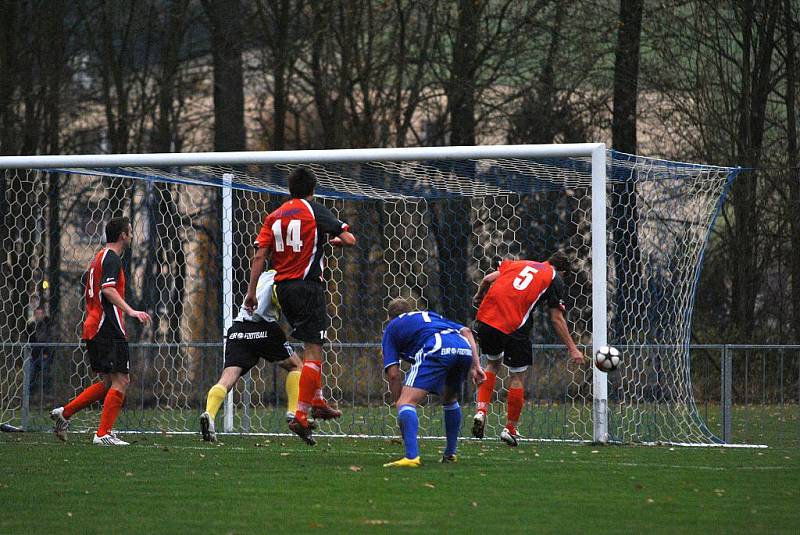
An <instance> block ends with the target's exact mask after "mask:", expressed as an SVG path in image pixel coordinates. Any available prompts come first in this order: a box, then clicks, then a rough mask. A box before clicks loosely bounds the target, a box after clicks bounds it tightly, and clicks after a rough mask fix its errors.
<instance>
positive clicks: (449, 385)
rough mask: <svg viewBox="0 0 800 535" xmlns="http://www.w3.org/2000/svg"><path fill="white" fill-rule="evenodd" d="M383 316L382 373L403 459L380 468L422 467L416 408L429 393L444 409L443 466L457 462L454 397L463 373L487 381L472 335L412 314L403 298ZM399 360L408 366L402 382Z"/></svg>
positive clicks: (423, 313)
mask: <svg viewBox="0 0 800 535" xmlns="http://www.w3.org/2000/svg"><path fill="white" fill-rule="evenodd" d="M388 313H389V319H390V321H389V324H388V325H387V326H386V329H385V330H384V332H383V341H382V347H383V370H384V373H386V378H387V380H388V381H389V392H390V393H391V395H392V399H393V400H394V402H395V405H396V406H397V421H398V423H399V424H400V432H401V433H402V435H403V444H404V446H405V457H403V458H402V459H399V460H397V461H394V462H391V463H386V464H384V465H383V466H385V467H408V468H416V467H418V466H420V465H421V464H422V461H420V458H419V447H418V445H417V429H418V428H419V419H418V418H417V405H418V404H419V402H420V401H422V399H423V398H424V397H425V396H426V395H427V394H428V393H429V392H431V393H435V394H438V395H439V396H440V397H441V400H442V405H443V407H444V427H445V435H446V437H447V443H446V446H445V450H444V454H443V455H442V462H443V463H450V462H456V446H457V444H458V434H459V432H460V430H461V407H460V406H459V404H458V393H459V391H460V390H461V385H462V384H463V383H464V380H465V379H466V377H467V373H468V372H469V373H470V374H471V376H472V381H473V382H474V383H475V384H481V383H482V382H483V381H484V380H485V379H486V375H485V374H484V373H483V369H482V368H481V364H480V360H479V356H478V346H477V345H476V344H475V339H474V338H473V337H472V331H470V329H469V328H468V327H464V326H463V325H459V324H458V323H455V322H453V321H450V320H448V319H446V318H443V317H442V316H440V315H439V314H436V313H435V312H428V311H415V312H412V307H411V303H409V302H408V301H407V300H405V299H395V300H393V301H392V302H391V303H389V308H388ZM400 359H402V360H405V361H407V362H410V363H411V364H412V366H411V369H410V370H409V372H408V373H407V374H406V377H405V383H404V382H403V380H402V378H401V377H400Z"/></svg>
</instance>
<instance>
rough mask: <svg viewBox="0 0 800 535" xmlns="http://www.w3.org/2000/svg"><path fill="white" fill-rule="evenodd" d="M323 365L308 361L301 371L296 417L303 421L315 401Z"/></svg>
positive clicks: (316, 361) (318, 362)
mask: <svg viewBox="0 0 800 535" xmlns="http://www.w3.org/2000/svg"><path fill="white" fill-rule="evenodd" d="M321 368H322V363H321V362H320V361H318V360H307V361H305V362H304V363H303V369H302V370H300V394H299V395H298V396H297V412H296V413H295V416H296V418H297V419H298V420H300V421H302V420H304V419H305V418H306V417H307V416H308V411H309V409H310V408H311V403H312V401H313V399H314V392H316V390H317V384H319V382H320V381H321V380H322V379H321V373H320V372H321Z"/></svg>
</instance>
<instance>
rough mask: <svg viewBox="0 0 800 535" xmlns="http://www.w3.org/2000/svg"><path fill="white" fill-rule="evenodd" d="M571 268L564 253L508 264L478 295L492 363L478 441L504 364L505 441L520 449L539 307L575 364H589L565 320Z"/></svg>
mask: <svg viewBox="0 0 800 535" xmlns="http://www.w3.org/2000/svg"><path fill="white" fill-rule="evenodd" d="M568 268H569V260H568V259H567V257H566V256H565V255H564V254H563V253H562V252H561V251H558V252H556V253H554V254H553V255H552V256H551V257H550V258H549V259H547V261H546V262H535V261H532V260H505V261H503V262H502V263H501V264H500V267H499V269H498V270H497V271H494V272H492V273H489V274H488V275H486V276H485V277H484V278H483V280H482V281H481V284H480V287H479V288H478V292H477V293H476V294H475V297H474V302H475V304H476V305H479V308H478V314H477V317H476V321H475V325H474V329H475V334H476V336H477V338H478V342H479V344H480V347H481V351H482V352H483V354H484V355H486V358H487V360H488V362H487V365H486V382H485V383H483V384H482V385H481V386H480V388H479V389H478V412H477V413H476V414H475V416H474V418H473V425H472V434H473V435H474V436H475V437H476V438H483V436H484V429H485V426H486V412H487V410H488V408H489V404H490V402H491V399H492V392H493V391H494V385H495V381H496V380H497V372H498V371H499V369H500V361H503V363H504V364H505V365H506V366H507V367H508V372H509V379H510V385H509V389H508V402H507V405H508V414H507V419H506V425H505V427H504V428H503V431H502V432H501V433H500V440H502V441H503V442H505V443H506V444H508V445H509V446H512V447H513V446H516V445H517V442H518V439H519V438H520V435H519V433H518V432H517V423H518V422H519V416H520V413H521V412H522V406H523V404H524V403H525V389H524V384H525V372H526V371H527V370H528V367H529V366H530V365H531V364H532V363H533V352H532V350H531V341H530V327H531V324H530V322H528V317H529V316H530V313H531V310H533V307H534V306H536V304H537V303H539V302H544V303H546V304H547V307H548V309H549V313H550V321H551V322H552V324H553V329H554V330H555V332H556V334H557V335H558V337H559V338H560V339H561V341H562V342H563V343H564V344H565V345H566V346H567V349H568V351H569V356H570V358H571V359H572V362H574V363H576V364H583V362H584V360H585V359H584V355H583V353H582V352H581V351H580V350H579V349H578V348H577V346H576V345H575V342H573V340H572V336H571V335H570V332H569V327H568V326H567V321H566V319H565V317H564V312H565V310H566V306H565V305H564V297H565V289H564V279H563V278H562V277H561V275H560V274H559V271H561V272H564V271H566V270H567V269H568Z"/></svg>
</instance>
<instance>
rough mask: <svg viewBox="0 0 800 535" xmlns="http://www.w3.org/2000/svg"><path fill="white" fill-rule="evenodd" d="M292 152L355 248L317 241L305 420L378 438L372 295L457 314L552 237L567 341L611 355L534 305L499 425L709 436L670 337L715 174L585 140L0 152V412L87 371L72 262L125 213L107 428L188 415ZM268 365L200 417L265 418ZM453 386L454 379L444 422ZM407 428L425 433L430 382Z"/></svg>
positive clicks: (569, 432)
mask: <svg viewBox="0 0 800 535" xmlns="http://www.w3.org/2000/svg"><path fill="white" fill-rule="evenodd" d="M299 164H303V165H306V166H308V167H310V168H311V169H312V170H313V171H314V172H315V173H316V176H317V181H318V187H317V191H316V194H317V196H318V198H319V199H320V201H321V202H323V203H324V204H325V205H326V206H328V207H329V208H330V209H331V210H333V212H334V213H335V214H336V215H337V216H338V217H339V219H341V220H343V221H346V222H348V223H349V224H350V225H351V227H352V229H353V232H354V234H355V235H356V236H357V238H358V245H357V247H355V248H352V249H345V250H342V249H334V248H331V250H329V251H327V256H328V259H329V261H328V265H327V268H326V270H325V279H326V284H327V290H328V296H329V297H328V312H329V315H330V317H331V328H330V329H329V331H328V336H329V340H330V343H329V344H328V345H327V346H326V349H325V358H324V365H323V375H324V380H323V383H324V393H325V396H326V397H327V398H328V399H329V400H330V401H331V402H333V403H335V404H338V406H339V407H340V408H341V409H342V410H343V412H344V416H343V417H342V418H341V419H340V420H338V421H333V422H324V423H322V425H321V429H320V433H321V434H329V435H350V436H360V435H366V436H393V435H397V434H398V430H397V425H396V420H395V413H394V410H393V408H392V407H391V403H390V400H389V399H388V393H387V389H386V383H385V382H384V379H383V377H382V361H381V358H380V338H381V333H382V329H383V327H384V325H385V322H386V312H385V307H386V305H387V303H388V302H389V300H391V299H392V298H394V297H398V296H404V297H408V298H411V299H412V300H413V301H414V302H415V303H416V304H417V306H418V307H419V308H425V309H430V310H435V311H437V312H440V313H441V314H443V315H444V316H446V317H448V318H451V319H453V320H455V321H458V322H461V323H464V324H471V321H472V320H473V319H474V315H475V309H474V308H473V306H472V302H471V301H472V299H471V298H472V295H473V294H474V293H475V289H476V287H477V283H478V282H479V281H480V279H481V278H482V277H483V276H484V275H485V274H486V273H488V272H490V271H491V270H492V269H493V268H494V267H495V266H496V265H497V263H498V261H499V260H500V259H503V258H511V257H513V258H529V259H544V258H546V257H547V256H549V254H550V253H552V252H553V251H555V250H556V249H563V250H564V251H566V252H567V253H568V255H569V256H570V258H571V260H572V265H573V270H572V272H571V273H569V274H567V276H566V278H565V282H566V285H567V288H568V303H567V306H568V323H569V326H570V329H571V331H572V332H573V334H574V336H575V339H576V341H577V342H578V344H579V347H581V348H583V349H584V350H585V352H586V354H587V355H591V354H592V353H593V351H594V350H596V348H597V347H599V346H600V345H605V344H606V343H609V344H612V345H614V346H616V347H618V348H620V349H621V350H622V354H623V359H624V360H623V365H622V366H621V367H620V369H619V370H618V371H615V372H612V373H610V374H608V375H606V374H604V373H601V372H599V371H597V370H596V369H594V368H593V367H592V366H589V365H587V366H584V367H582V368H579V367H576V366H574V365H569V364H568V356H567V352H566V350H565V348H563V347H561V346H560V345H559V343H558V339H557V337H556V336H555V334H554V332H553V331H552V329H551V327H550V325H549V322H548V320H547V315H546V311H544V310H535V311H534V313H533V315H532V318H531V322H532V324H533V325H532V330H531V332H532V344H533V349H534V351H533V353H534V363H533V366H532V367H531V369H530V371H529V373H528V376H527V384H526V388H525V395H526V404H525V408H524V410H523V416H522V421H521V423H520V428H519V429H520V433H521V434H522V435H523V436H525V437H529V438H534V439H553V440H586V441H589V440H595V441H597V440H599V441H606V440H612V441H622V442H650V441H656V442H672V443H714V442H718V439H717V438H716V437H715V436H714V433H713V432H712V431H711V430H709V429H708V428H707V426H706V425H705V423H704V422H703V420H702V419H701V417H700V415H699V414H698V411H697V410H696V408H695V405H694V400H693V393H692V375H691V362H690V355H689V349H688V343H689V335H690V330H691V320H692V306H693V298H694V295H695V291H696V284H697V280H698V276H699V272H700V268H701V264H702V255H703V250H704V247H705V244H706V240H707V239H708V235H709V231H710V228H711V227H712V225H713V222H714V218H715V216H716V214H717V212H718V210H719V207H720V205H721V203H722V202H723V200H724V196H725V193H726V192H727V189H728V187H729V186H730V183H731V181H732V180H733V178H734V176H735V174H736V172H735V170H734V169H730V168H721V167H711V166H704V165H692V164H682V163H676V162H669V161H662V160H654V159H648V158H643V157H638V156H631V155H626V154H620V153H615V152H611V151H605V149H604V147H603V145H599V144H585V145H556V146H507V147H452V148H430V149H385V150H378V149H364V150H345V151H342V150H340V151H296V152H285V153H228V154H225V153H217V154H215V153H203V154H180V155H125V156H123V155H117V156H115V155H105V156H86V157H69V156H63V157H57V156H50V157H27V158H26V157H8V158H0V181H1V182H0V208H2V210H0V213H2V218H1V220H0V225H2V228H0V236H1V238H0V240H1V241H0V268H1V269H2V276H1V277H2V278H0V422H10V423H12V424H15V425H20V426H24V427H25V428H27V429H29V430H37V429H38V430H44V429H47V428H48V427H49V425H50V422H49V420H48V418H47V415H48V412H49V410H50V409H51V408H53V407H55V406H58V405H61V404H63V403H64V402H65V401H67V400H68V399H70V398H71V397H72V396H73V395H74V393H75V392H76V391H77V390H78V389H80V388H82V387H85V386H87V385H88V384H90V382H91V381H93V377H92V374H91V371H90V370H89V368H88V362H87V359H86V358H85V356H84V353H83V348H82V347H81V345H80V343H79V336H80V326H81V322H82V314H83V303H82V286H81V277H82V275H83V273H84V271H85V269H86V266H87V265H88V263H89V261H90V259H91V257H92V256H93V254H94V253H95V252H96V251H97V250H98V248H100V247H101V246H102V244H103V241H104V234H103V231H104V226H105V223H106V222H107V221H108V220H109V219H110V218H111V217H116V216H120V215H127V216H129V217H130V218H131V221H132V224H133V229H134V237H133V244H132V248H131V249H130V250H129V251H128V252H127V253H126V254H125V256H124V258H123V264H124V269H125V271H126V275H127V279H128V288H127V295H126V299H127V300H128V302H129V303H130V304H131V305H132V306H133V307H134V308H137V309H142V310H147V311H149V312H150V313H151V314H152V316H153V319H154V321H153V323H152V325H150V326H148V327H144V328H143V327H141V326H139V325H136V326H134V325H133V324H132V323H131V322H129V328H130V332H129V340H130V344H131V384H130V386H129V390H128V395H127V398H126V404H125V408H124V410H123V412H122V414H121V416H120V419H119V421H118V424H117V427H118V429H119V430H138V431H161V432H189V431H197V427H198V426H197V421H198V420H197V419H198V416H199V414H200V412H201V411H202V407H204V403H205V396H206V393H207V391H208V389H209V388H210V387H211V386H212V385H213V384H214V383H215V382H216V379H217V377H218V375H219V373H220V371H221V367H222V337H223V332H224V328H225V326H226V324H227V323H229V321H230V319H231V317H232V315H233V314H234V313H235V310H236V308H237V307H238V305H239V304H240V302H241V300H242V299H243V298H244V294H245V290H246V287H247V280H248V276H249V260H250V257H251V255H252V253H253V248H252V244H253V241H254V237H255V235H256V234H257V232H258V230H259V228H260V225H261V223H262V221H263V219H264V217H265V215H266V214H268V213H269V212H270V211H272V210H274V209H275V208H277V207H278V206H279V205H280V204H281V203H282V202H284V201H285V200H286V198H287V193H288V190H287V187H286V178H287V176H288V173H289V172H290V171H291V170H292V169H294V168H295V167H296V166H297V165H299ZM37 307H38V308H40V310H39V311H38V312H37V311H36V309H37ZM43 315H46V317H45V319H43V320H42V321H40V322H39V323H38V324H37V323H36V322H35V318H36V317H39V318H40V319H41V318H42V316H43ZM42 333H44V335H42ZM284 374H285V372H284V371H283V370H281V369H280V368H278V367H277V366H276V365H274V364H271V363H264V362H262V363H260V364H259V365H258V366H257V367H256V368H254V369H253V370H252V372H251V373H250V375H249V376H248V377H247V378H246V379H245V380H244V381H240V383H239V384H238V385H237V387H236V390H235V392H234V393H233V396H232V397H231V398H230V399H229V402H228V404H227V407H226V410H225V411H221V413H220V416H219V421H218V423H217V428H218V429H224V430H226V431H229V432H241V433H286V432H287V429H286V426H285V421H284V418H283V415H284V413H285V403H286V400H285V394H284V387H283V385H284ZM506 384H507V383H506V377H505V376H504V372H503V373H501V375H500V376H499V377H498V382H497V389H496V397H495V398H494V401H493V403H492V409H491V412H490V414H489V419H488V424H487V434H488V435H489V436H491V434H493V433H494V434H498V433H499V431H500V430H501V429H502V423H503V422H504V419H505V399H506V393H507V388H506ZM474 399H475V389H474V386H473V385H469V384H468V385H466V386H465V387H464V390H463V392H462V394H461V404H462V406H464V407H465V410H464V417H465V419H468V418H471V409H472V408H474ZM98 412H99V408H97V407H94V408H92V409H89V410H86V411H84V412H81V413H79V414H77V415H76V416H75V417H74V418H73V424H72V428H73V429H77V430H80V429H82V428H85V429H90V428H93V427H94V426H95V425H96V422H97V418H98ZM420 428H421V429H420V434H421V435H425V436H443V434H444V427H443V420H442V412H441V407H440V404H439V403H438V402H437V401H435V400H434V399H431V400H429V403H427V404H426V405H425V406H424V407H423V408H422V410H421V411H420ZM468 428H469V426H468V425H465V426H464V427H463V429H464V432H465V433H468Z"/></svg>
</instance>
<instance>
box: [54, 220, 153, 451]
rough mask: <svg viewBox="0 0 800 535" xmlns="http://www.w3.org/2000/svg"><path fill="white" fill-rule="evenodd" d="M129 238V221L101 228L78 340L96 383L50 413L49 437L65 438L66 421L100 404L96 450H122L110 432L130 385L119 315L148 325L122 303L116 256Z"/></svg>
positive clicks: (143, 316) (122, 279) (121, 275)
mask: <svg viewBox="0 0 800 535" xmlns="http://www.w3.org/2000/svg"><path fill="white" fill-rule="evenodd" d="M132 237H133V231H132V229H131V224H130V220H129V219H128V218H127V217H117V218H114V219H112V220H111V221H109V222H108V224H107V225H106V246H105V247H104V248H103V249H102V250H101V251H100V252H98V253H97V254H96V255H95V257H94V259H93V260H92V263H91V264H89V269H88V271H87V272H86V273H85V275H84V277H85V279H84V298H85V300H86V319H85V320H84V322H83V334H82V336H81V339H82V340H83V342H84V343H85V344H86V351H87V353H88V354H89V363H90V364H91V367H92V371H94V372H96V373H97V374H99V375H100V378H101V379H102V380H101V381H99V382H97V383H94V384H93V385H91V386H90V387H88V388H86V389H85V390H84V391H83V392H81V393H80V394H78V396H77V397H76V398H75V399H73V400H72V401H70V402H69V403H67V404H66V405H64V406H63V407H58V408H56V409H53V410H52V411H51V412H50V417H51V418H52V419H53V422H54V426H53V432H54V433H55V435H56V436H57V437H58V438H60V439H61V440H66V439H67V431H68V430H69V419H70V418H71V417H72V415H73V414H75V413H76V412H78V411H79V410H81V409H83V408H85V407H87V406H89V405H91V404H92V403H94V402H95V401H100V400H101V399H102V400H103V414H102V416H100V426H99V427H98V428H97V433H95V435H94V438H93V440H92V442H93V443H94V444H98V445H101V446H127V445H128V443H127V442H125V441H124V440H121V439H119V438H117V436H116V435H115V434H114V433H113V432H112V431H111V428H112V427H113V426H114V421H115V420H116V419H117V415H118V414H119V411H120V409H121V408H122V403H123V402H124V401H125V391H126V390H127V388H128V383H130V376H129V375H128V368H129V366H130V363H129V360H130V357H129V355H128V340H127V333H126V331H125V315H126V314H127V315H129V316H133V317H134V318H136V319H137V320H139V321H140V322H142V323H144V324H145V325H146V324H148V323H150V315H149V314H147V312H141V311H139V310H134V309H133V308H131V307H130V306H129V305H128V303H126V302H125V272H124V271H123V270H122V262H121V260H120V259H121V257H122V253H123V251H125V249H127V248H128V247H129V246H130V244H131V240H132Z"/></svg>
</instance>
